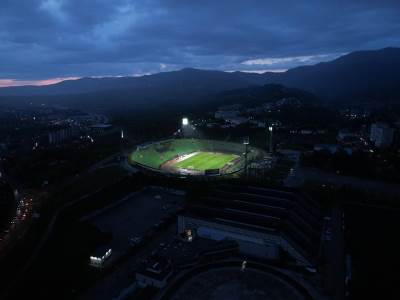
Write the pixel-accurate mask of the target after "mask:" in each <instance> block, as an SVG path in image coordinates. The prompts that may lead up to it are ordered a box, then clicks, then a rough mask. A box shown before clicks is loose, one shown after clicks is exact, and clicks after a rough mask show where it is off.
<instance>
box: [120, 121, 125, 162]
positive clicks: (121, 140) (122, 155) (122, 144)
mask: <svg viewBox="0 0 400 300" xmlns="http://www.w3.org/2000/svg"><path fill="white" fill-rule="evenodd" d="M124 138H125V137H124V130H123V129H122V128H121V139H120V144H121V159H122V158H123V157H124V155H125V153H124Z"/></svg>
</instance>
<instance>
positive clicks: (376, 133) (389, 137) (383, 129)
mask: <svg viewBox="0 0 400 300" xmlns="http://www.w3.org/2000/svg"><path fill="white" fill-rule="evenodd" d="M393 136H394V129H393V128H391V127H390V126H389V125H388V124H386V123H380V122H379V123H374V124H372V125H371V133H370V140H371V142H373V143H374V145H375V147H378V148H385V147H389V146H390V145H391V144H392V142H393Z"/></svg>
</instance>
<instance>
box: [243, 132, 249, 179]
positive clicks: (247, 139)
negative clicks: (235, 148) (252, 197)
mask: <svg viewBox="0 0 400 300" xmlns="http://www.w3.org/2000/svg"><path fill="white" fill-rule="evenodd" d="M249 143H250V142H249V137H245V138H244V139H243V145H244V172H245V174H246V178H247V156H248V152H249V151H248V145H249Z"/></svg>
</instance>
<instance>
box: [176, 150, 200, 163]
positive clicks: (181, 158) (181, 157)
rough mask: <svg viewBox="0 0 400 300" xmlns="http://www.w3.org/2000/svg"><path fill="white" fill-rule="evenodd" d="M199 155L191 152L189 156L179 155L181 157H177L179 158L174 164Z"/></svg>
mask: <svg viewBox="0 0 400 300" xmlns="http://www.w3.org/2000/svg"><path fill="white" fill-rule="evenodd" d="M199 153H200V152H192V153H189V154H184V155H181V156H179V157H178V158H177V159H176V163H178V162H181V161H184V160H186V159H188V158H190V157H192V156H195V155H197V154H199Z"/></svg>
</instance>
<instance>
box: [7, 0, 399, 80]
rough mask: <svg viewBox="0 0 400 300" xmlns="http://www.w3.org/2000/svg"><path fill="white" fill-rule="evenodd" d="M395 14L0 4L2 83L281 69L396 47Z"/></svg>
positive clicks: (369, 2) (316, 5) (391, 4)
mask: <svg viewBox="0 0 400 300" xmlns="http://www.w3.org/2000/svg"><path fill="white" fill-rule="evenodd" d="M221 12H223V13H221ZM399 19H400V1H391V0H387V1H384V3H382V1H373V0H364V1H319V0H283V1H274V0H272V1H264V0H249V1H246V2H244V1H239V0H219V1H215V0H202V1H183V0H169V1H164V0H142V1H133V0H113V1H109V0H96V1H93V0H68V1H67V0H30V1H14V0H2V5H1V9H0V66H1V68H0V79H1V78H3V80H5V79H7V78H16V79H18V80H19V81H22V80H25V81H31V80H33V81H38V80H39V81H40V80H43V79H47V78H64V77H83V76H103V75H104V74H107V75H110V76H120V75H131V76H132V75H133V74H149V73H154V72H159V71H169V70H176V69H180V68H184V67H196V68H202V69H218V70H243V71H249V72H262V71H263V70H282V69H288V68H292V67H296V66H298V65H301V64H313V63H317V62H320V61H326V60H330V59H333V58H336V57H337V56H338V55H340V54H341V53H347V52H350V51H354V50H361V49H377V48H383V47H387V46H400V36H399V34H398V33H399V32H400V22H398V20H399ZM4 82H5V81H3V84H4Z"/></svg>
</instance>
